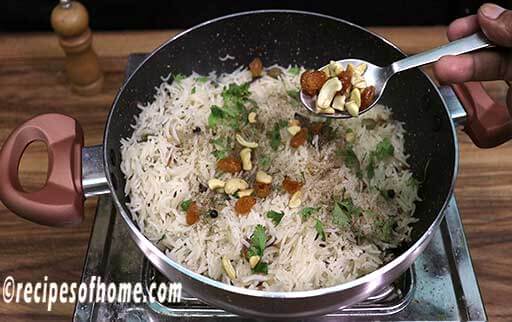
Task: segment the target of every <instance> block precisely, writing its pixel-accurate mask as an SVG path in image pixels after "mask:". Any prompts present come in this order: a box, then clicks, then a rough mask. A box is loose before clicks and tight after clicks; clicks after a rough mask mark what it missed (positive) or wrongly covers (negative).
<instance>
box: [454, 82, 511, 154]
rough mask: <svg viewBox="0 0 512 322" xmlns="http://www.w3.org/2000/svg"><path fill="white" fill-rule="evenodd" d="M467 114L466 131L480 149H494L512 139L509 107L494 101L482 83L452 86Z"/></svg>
mask: <svg viewBox="0 0 512 322" xmlns="http://www.w3.org/2000/svg"><path fill="white" fill-rule="evenodd" d="M452 88H453V90H454V91H455V94H457V97H458V98H459V100H460V102H461V103H462V106H464V109H465V110H466V113H467V119H466V124H465V126H464V131H465V132H466V133H467V134H468V135H469V137H470V138H471V140H472V141H473V143H475V145H476V146H478V147H479V148H492V147H495V146H498V145H500V144H502V143H504V142H506V141H508V140H510V139H511V138H512V118H511V116H510V113H509V111H508V109H507V107H506V106H505V105H503V104H500V103H498V102H496V101H494V100H493V99H492V98H491V97H490V96H489V94H487V92H486V91H485V89H484V87H483V85H482V83H480V82H467V83H463V84H454V85H452Z"/></svg>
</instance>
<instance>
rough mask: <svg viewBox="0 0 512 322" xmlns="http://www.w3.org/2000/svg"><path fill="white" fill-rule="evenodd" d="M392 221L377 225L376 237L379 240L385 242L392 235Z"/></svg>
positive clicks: (381, 222)
mask: <svg viewBox="0 0 512 322" xmlns="http://www.w3.org/2000/svg"><path fill="white" fill-rule="evenodd" d="M393 224H394V222H393V220H392V219H390V220H383V221H379V222H378V223H377V236H378V238H379V239H380V240H382V241H384V242H387V241H389V240H390V239H391V235H392V233H393Z"/></svg>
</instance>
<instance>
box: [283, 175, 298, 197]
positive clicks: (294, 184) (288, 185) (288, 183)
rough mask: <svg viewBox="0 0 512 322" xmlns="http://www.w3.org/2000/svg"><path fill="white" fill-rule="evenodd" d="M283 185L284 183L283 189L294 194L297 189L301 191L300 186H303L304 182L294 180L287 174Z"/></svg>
mask: <svg viewBox="0 0 512 322" xmlns="http://www.w3.org/2000/svg"><path fill="white" fill-rule="evenodd" d="M282 185H283V189H284V190H285V191H286V192H288V193H289V194H291V195H292V194H294V193H296V192H297V191H299V190H300V188H302V185H303V183H302V182H299V181H295V180H292V179H290V178H288V176H285V177H284V180H283V184H282Z"/></svg>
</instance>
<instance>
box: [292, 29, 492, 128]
mask: <svg viewBox="0 0 512 322" xmlns="http://www.w3.org/2000/svg"><path fill="white" fill-rule="evenodd" d="M491 46H494V45H493V44H492V43H491V42H490V41H489V39H487V37H485V35H484V34H483V33H481V32H478V33H475V34H472V35H471V36H468V37H465V38H461V39H458V40H455V41H452V42H450V43H448V44H446V45H443V46H441V47H437V48H434V49H431V50H428V51H425V52H422V53H419V54H416V55H413V56H409V57H406V58H403V59H401V60H399V61H396V62H394V63H393V64H391V65H389V66H386V67H380V66H376V65H374V64H372V63H369V62H367V61H364V60H361V59H354V58H351V59H343V60H339V61H338V63H340V64H341V65H342V66H343V68H346V67H347V65H348V64H352V65H353V66H358V65H360V64H363V63H364V64H367V65H368V67H367V69H366V72H365V73H364V75H363V77H364V79H365V80H366V83H367V84H368V85H373V86H375V98H374V100H373V103H371V104H370V106H368V107H367V108H365V109H364V110H360V111H359V115H361V114H363V113H366V112H367V111H369V110H370V109H371V108H372V107H373V106H375V104H376V103H377V101H378V100H379V99H380V97H381V96H382V93H383V92H384V88H385V87H386V84H387V82H388V80H389V79H390V78H391V76H393V75H395V74H396V73H399V72H401V71H404V70H408V69H411V68H414V67H419V66H423V65H426V64H430V63H433V62H435V61H437V60H439V58H441V57H443V56H447V55H460V54H464V53H468V52H471V51H475V50H478V49H482V48H486V47H491ZM315 99H316V97H313V96H309V95H307V94H305V93H304V92H303V91H301V92H300V100H301V101H302V104H303V105H304V106H305V107H306V108H307V109H308V110H309V111H311V112H313V113H317V111H316V106H315ZM319 115H321V116H324V117H328V118H351V117H352V115H350V114H349V113H348V112H340V111H336V112H335V113H334V114H320V113H319Z"/></svg>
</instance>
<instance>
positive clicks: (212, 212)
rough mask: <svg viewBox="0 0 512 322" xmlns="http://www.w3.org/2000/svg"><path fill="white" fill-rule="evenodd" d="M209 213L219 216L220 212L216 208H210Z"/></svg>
mask: <svg viewBox="0 0 512 322" xmlns="http://www.w3.org/2000/svg"><path fill="white" fill-rule="evenodd" d="M208 215H210V217H212V218H217V217H218V216H219V212H218V211H217V210H215V209H210V210H209V211H208Z"/></svg>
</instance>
